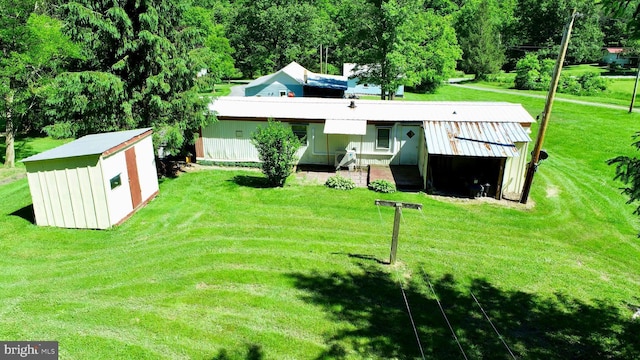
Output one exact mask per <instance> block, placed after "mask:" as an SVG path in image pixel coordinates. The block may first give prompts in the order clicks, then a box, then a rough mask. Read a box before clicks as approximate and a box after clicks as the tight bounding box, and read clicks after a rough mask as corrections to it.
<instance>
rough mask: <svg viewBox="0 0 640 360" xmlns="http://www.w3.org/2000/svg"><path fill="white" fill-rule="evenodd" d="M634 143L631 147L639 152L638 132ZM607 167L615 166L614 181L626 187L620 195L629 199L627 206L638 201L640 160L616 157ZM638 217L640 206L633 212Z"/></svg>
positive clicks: (608, 162)
mask: <svg viewBox="0 0 640 360" xmlns="http://www.w3.org/2000/svg"><path fill="white" fill-rule="evenodd" d="M634 139H636V141H635V142H634V143H633V145H632V146H633V147H635V148H636V150H640V132H637V133H636V134H635V135H634ZM607 164H608V165H616V175H615V179H616V180H620V181H622V183H623V184H625V185H627V186H625V187H624V188H622V193H623V194H624V195H626V196H628V197H629V200H628V201H627V204H631V203H634V202H637V201H640V159H638V158H637V157H633V156H618V157H615V158H613V159H610V160H608V161H607ZM633 213H634V214H636V215H640V205H639V206H638V207H636V210H635V211H634V212H633Z"/></svg>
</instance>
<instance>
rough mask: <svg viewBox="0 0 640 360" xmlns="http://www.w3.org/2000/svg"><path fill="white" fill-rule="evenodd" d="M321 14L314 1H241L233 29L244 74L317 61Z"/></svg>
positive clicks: (237, 59)
mask: <svg viewBox="0 0 640 360" xmlns="http://www.w3.org/2000/svg"><path fill="white" fill-rule="evenodd" d="M319 21H320V17H318V13H317V9H316V7H315V6H314V5H313V2H312V1H295V0H253V1H248V0H247V1H244V2H241V3H240V9H238V15H237V17H236V19H235V21H234V25H233V26H234V30H233V31H232V32H231V35H230V40H231V46H233V48H235V49H236V63H237V65H238V68H239V69H240V71H242V73H243V74H244V75H245V76H248V77H254V76H255V75H264V74H268V73H272V72H274V71H276V70H279V69H281V68H282V67H284V66H286V65H287V64H289V63H290V62H292V61H296V62H298V63H301V64H303V65H308V64H313V63H316V61H315V57H316V56H317V55H316V54H317V53H318V49H319V46H320V44H321V36H320V34H321V28H322V27H321V26H320V23H319Z"/></svg>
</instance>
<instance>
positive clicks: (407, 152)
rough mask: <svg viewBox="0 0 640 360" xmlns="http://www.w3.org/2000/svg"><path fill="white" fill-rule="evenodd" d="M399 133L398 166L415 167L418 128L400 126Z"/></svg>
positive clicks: (418, 135)
mask: <svg viewBox="0 0 640 360" xmlns="http://www.w3.org/2000/svg"><path fill="white" fill-rule="evenodd" d="M400 131H402V137H401V140H400V165H417V164H418V145H419V144H420V126H402V127H401V128H400Z"/></svg>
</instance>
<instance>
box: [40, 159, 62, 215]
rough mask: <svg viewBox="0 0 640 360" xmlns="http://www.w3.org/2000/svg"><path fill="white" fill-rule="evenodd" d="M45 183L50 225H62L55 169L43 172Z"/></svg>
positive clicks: (60, 203)
mask: <svg viewBox="0 0 640 360" xmlns="http://www.w3.org/2000/svg"><path fill="white" fill-rule="evenodd" d="M44 177H45V184H46V186H47V195H48V196H49V201H50V204H51V213H52V215H53V216H52V220H53V222H52V225H53V226H59V227H64V218H63V216H62V213H63V211H64V209H63V208H62V202H61V201H60V192H59V191H58V183H57V176H56V173H55V171H47V172H45V173H44Z"/></svg>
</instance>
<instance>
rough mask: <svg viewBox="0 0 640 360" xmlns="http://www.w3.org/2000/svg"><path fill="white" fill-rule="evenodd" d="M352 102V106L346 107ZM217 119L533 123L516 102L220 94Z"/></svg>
mask: <svg viewBox="0 0 640 360" xmlns="http://www.w3.org/2000/svg"><path fill="white" fill-rule="evenodd" d="M351 102H353V105H354V106H353V107H352V106H350V104H351ZM209 110H210V111H212V112H214V113H215V114H216V116H218V117H219V118H237V119H266V118H273V119H276V120H283V121H296V120H302V121H304V120H326V119H342V120H366V121H376V122H385V121H388V122H404V121H406V122H423V121H454V122H493V123H505V122H508V123H518V124H522V125H525V126H527V125H528V124H531V123H533V122H535V120H534V119H533V118H532V117H531V115H529V113H528V112H527V111H526V110H525V109H524V108H523V107H522V105H520V104H511V103H504V102H435V101H382V100H350V99H325V98H300V97H298V98H289V97H229V96H227V97H220V98H218V99H216V100H214V101H213V102H211V103H210V104H209Z"/></svg>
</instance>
